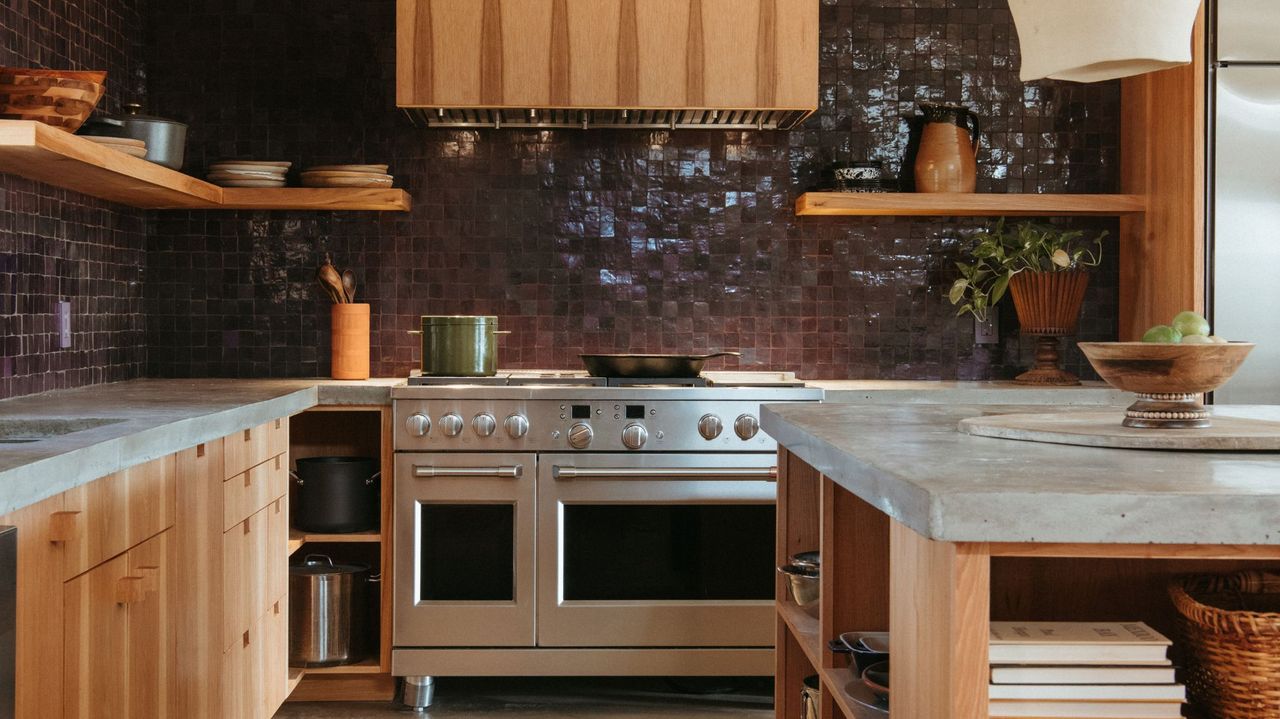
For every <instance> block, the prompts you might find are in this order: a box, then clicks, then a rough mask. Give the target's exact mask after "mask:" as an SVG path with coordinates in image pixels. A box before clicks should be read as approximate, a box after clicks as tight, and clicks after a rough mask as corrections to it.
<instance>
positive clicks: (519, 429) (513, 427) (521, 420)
mask: <svg viewBox="0 0 1280 719" xmlns="http://www.w3.org/2000/svg"><path fill="white" fill-rule="evenodd" d="M502 424H503V425H504V426H505V427H506V428H507V436H508V437H510V438H511V439H520V438H521V437H523V436H525V435H526V434H529V420H528V419H526V418H525V416H524V415H522V414H513V415H511V416H509V417H507V419H506V420H505V421H504V422H503V423H502Z"/></svg>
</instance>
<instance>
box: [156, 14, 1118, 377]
mask: <svg viewBox="0 0 1280 719" xmlns="http://www.w3.org/2000/svg"><path fill="white" fill-rule="evenodd" d="M393 9H394V8H393V4H392V3H389V2H385V1H384V0H359V1H356V2H350V1H348V0H318V1H312V2H306V3H303V2H301V1H300V0H294V1H292V2H245V1H244V0H204V1H203V2H198V3H188V2H184V3H176V4H165V5H163V6H159V7H157V8H156V9H155V11H153V13H152V15H151V17H152V21H153V23H155V24H156V27H163V28H164V32H156V33H153V35H154V36H155V37H156V40H157V45H156V46H155V47H153V48H152V54H151V63H150V65H149V79H150V87H149V90H150V93H151V99H152V104H153V107H154V109H155V110H156V111H157V112H162V113H167V114H173V115H177V116H179V117H180V118H181V119H185V120H188V121H190V122H191V123H192V130H191V141H192V146H191V149H190V152H189V157H190V164H191V166H192V168H193V169H195V170H199V169H201V168H203V167H204V166H205V164H206V163H207V162H209V161H211V160H214V159H218V158H222V157H230V156H235V157H242V158H257V159H287V160H292V161H294V162H295V163H296V165H299V166H305V165H310V164H320V163H326V164H327V163H334V162H361V161H364V162H389V163H390V164H391V167H392V172H393V173H394V174H395V175H396V177H397V183H398V185H400V186H403V187H407V188H408V189H409V190H410V191H411V193H412V194H413V198H414V209H413V211H412V212H411V213H408V214H404V213H386V214H376V213H284V212H277V213H249V212H224V213H185V214H172V213H167V214H160V215H159V216H158V217H157V219H156V221H155V231H154V232H153V233H152V234H151V235H150V237H149V243H150V244H149V252H148V284H147V309H148V325H147V330H148V339H149V349H150V352H149V356H148V364H149V369H150V371H151V372H152V373H154V374H157V375H162V376H204V375H216V376H240V377H249V376H262V375H277V376H317V375H321V376H322V375H325V374H327V372H328V348H329V345H328V332H327V324H328V308H327V306H326V304H325V301H324V300H322V299H321V294H320V292H319V290H318V288H317V287H316V286H315V284H314V282H313V281H312V279H311V278H312V273H313V270H314V267H315V266H316V264H317V263H318V262H319V260H320V258H321V257H322V256H323V253H324V252H331V253H332V254H333V256H334V258H335V261H336V262H337V263H338V264H339V265H340V266H347V267H350V268H352V269H353V270H355V272H356V274H357V276H358V277H359V279H360V282H361V287H360V298H361V299H363V300H367V301H369V302H370V303H371V304H372V305H373V338H372V342H373V347H372V354H373V372H374V374H375V375H404V374H406V373H408V372H409V370H410V369H412V368H413V367H415V366H416V363H417V361H418V357H417V355H418V345H417V340H416V338H414V337H413V336H411V335H409V334H407V332H408V330H411V329H414V328H416V327H417V323H418V320H417V318H418V315H421V314H496V315H498V316H499V317H500V324H501V326H502V328H504V329H509V330H511V331H512V334H511V335H507V336H505V337H504V338H503V339H502V340H501V341H500V349H501V354H500V364H502V365H504V366H507V367H576V366H578V359H577V355H578V353H580V352H583V351H649V352H703V351H708V350H718V349H733V350H740V351H741V352H742V353H743V357H742V360H741V361H740V362H728V363H725V365H721V366H741V367H744V368H751V369H764V368H768V369H793V370H796V371H798V372H799V373H800V374H801V375H802V376H805V377H810V378H832V377H884V378H893V377H899V378H960V379H978V378H1000V377H1009V376H1012V375H1013V374H1014V373H1015V372H1016V370H1017V368H1018V367H1020V366H1021V365H1022V364H1024V363H1027V362H1029V361H1030V340H1024V341H1022V342H1019V340H1018V339H1017V337H1016V335H1014V334H1013V332H1014V327H1015V323H1014V321H1013V317H1012V310H1011V308H1010V309H1008V310H1007V316H1005V317H1004V320H1005V322H1004V332H1005V334H1006V339H1005V341H1004V342H1003V344H1002V345H1000V346H997V347H994V348H980V347H975V346H974V345H973V329H972V322H971V321H970V320H968V319H967V318H966V319H955V318H954V316H953V315H954V313H953V311H952V309H951V307H950V305H949V304H948V303H947V302H946V299H945V294H946V293H945V291H946V288H947V286H948V285H949V284H950V281H951V280H952V279H953V274H952V270H951V267H952V264H951V263H952V258H951V257H950V256H949V254H948V252H949V250H950V249H951V248H952V247H953V246H954V244H955V242H956V238H957V237H958V236H959V235H961V234H963V233H965V232H968V231H971V230H972V229H974V228H976V227H980V226H982V225H983V224H984V221H982V220H973V219H965V220H954V219H943V218H938V219H929V218H923V219H910V220H909V219H905V218H903V219H894V218H866V219H851V218H805V219H800V218H797V217H795V216H794V214H793V211H792V207H793V203H794V200H795V198H796V196H797V194H798V193H799V192H801V191H803V190H804V189H806V188H809V187H812V186H815V185H818V184H820V183H821V182H822V175H823V169H824V168H825V167H826V166H828V165H829V164H830V163H831V162H832V161H836V160H850V159H863V158H868V157H869V158H873V159H880V160H884V161H885V162H886V163H887V164H888V165H889V166H890V167H891V168H892V169H893V171H894V172H895V173H896V172H897V171H898V169H899V167H898V165H899V158H900V157H901V155H902V153H903V151H904V150H905V147H906V144H907V139H908V128H907V125H906V123H905V122H904V120H903V118H904V117H908V116H912V115H914V114H915V105H916V103H917V102H918V101H921V100H935V101H939V100H941V101H949V102H961V103H964V104H966V105H968V106H970V107H972V108H974V109H976V110H977V111H978V112H979V114H980V115H981V116H982V117H983V120H984V132H985V136H984V140H983V149H982V152H981V155H980V157H979V160H980V174H981V179H980V181H979V189H980V190H982V191H988V192H1008V191H1014V192H1036V191H1050V192H1052V191H1071V192H1107V191H1114V190H1115V187H1116V184H1117V164H1116V160H1117V143H1118V127H1119V105H1118V101H1119V90H1118V86H1117V85H1116V84H1115V83H1107V84H1102V85H1096V86H1093V85H1091V86H1080V85H1068V84H1061V83H1036V84H1033V85H1023V84H1022V83H1021V82H1019V81H1018V79H1017V66H1018V61H1017V41H1016V37H1015V33H1014V31H1013V26H1012V24H1011V21H1010V18H1009V12H1008V8H1007V6H1006V5H1005V3H1004V2H1003V1H1002V0H911V1H906V0H896V1H894V0H879V1H875V0H839V1H838V2H831V1H827V2H824V3H823V5H822V10H821V13H822V14H821V33H822V42H821V84H822V86H821V95H820V97H821V111H820V112H819V113H818V114H817V115H816V116H814V117H813V118H811V119H810V120H809V121H808V122H807V123H806V124H805V126H804V127H803V128H802V129H799V130H796V131H792V132H725V131H679V132H653V131H641V130H632V131H621V130H591V131H585V132H584V131H571V130H558V131H544V132H539V131H530V130H422V129H416V128H414V127H413V126H411V125H410V124H409V123H408V121H407V120H406V119H405V118H404V117H403V116H402V115H401V113H399V112H398V111H397V110H396V108H395V101H394V61H395V53H394V45H393V36H394V13H393ZM295 169H296V167H295ZM1085 225H1086V226H1089V227H1093V228H1109V229H1111V230H1112V234H1113V235H1114V234H1115V227H1114V225H1115V223H1114V222H1113V221H1107V220H1102V221H1097V220H1093V221H1087V222H1086V223H1085ZM1115 288H1116V274H1115V264H1114V252H1113V253H1112V262H1110V263H1109V264H1108V265H1107V267H1106V268H1104V270H1103V271H1102V272H1101V273H1099V275H1098V276H1097V277H1096V278H1095V280H1094V282H1093V286H1092V288H1091V289H1090V294H1089V298H1088V305H1087V307H1086V316H1085V319H1084V322H1083V323H1082V336H1084V337H1089V338H1109V337H1112V336H1114V333H1115V325H1116V289H1115ZM1070 360H1071V361H1070V364H1071V365H1072V366H1073V367H1074V368H1076V369H1077V370H1079V369H1080V366H1081V361H1080V358H1079V356H1078V355H1077V354H1075V351H1074V350H1072V353H1071V356H1070Z"/></svg>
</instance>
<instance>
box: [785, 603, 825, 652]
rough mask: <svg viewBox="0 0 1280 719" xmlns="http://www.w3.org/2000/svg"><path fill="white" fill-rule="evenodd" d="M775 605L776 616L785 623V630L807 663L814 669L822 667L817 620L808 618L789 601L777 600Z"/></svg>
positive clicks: (803, 611)
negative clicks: (793, 638) (776, 609)
mask: <svg viewBox="0 0 1280 719" xmlns="http://www.w3.org/2000/svg"><path fill="white" fill-rule="evenodd" d="M777 603H778V616H780V617H782V621H784V622H786V625H787V629H788V630H789V631H790V632H791V636H793V637H795V640H796V643H797V644H799V645H800V648H801V649H802V650H804V655H805V656H806V657H807V658H808V659H809V663H810V664H812V665H813V666H815V667H820V666H822V638H821V637H819V636H818V620H817V618H815V617H812V616H810V615H809V614H808V613H807V612H805V610H803V609H801V608H800V605H798V604H796V603H795V602H793V601H791V600H790V599H779V600H778V602H777Z"/></svg>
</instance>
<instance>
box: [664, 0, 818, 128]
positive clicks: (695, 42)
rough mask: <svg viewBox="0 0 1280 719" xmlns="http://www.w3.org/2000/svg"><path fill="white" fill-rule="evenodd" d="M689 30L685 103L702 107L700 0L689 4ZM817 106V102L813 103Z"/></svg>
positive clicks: (703, 62)
mask: <svg viewBox="0 0 1280 719" xmlns="http://www.w3.org/2000/svg"><path fill="white" fill-rule="evenodd" d="M688 16H689V31H688V37H687V39H686V40H685V48H686V50H685V61H684V64H685V104H687V105H688V106H690V107H704V106H705V105H706V103H707V82H706V79H707V49H706V38H705V36H704V35H705V33H704V31H703V29H702V24H703V22H704V18H705V17H706V16H705V11H704V9H703V7H702V0H692V2H690V4H689V13H688ZM814 107H817V104H816V103H815V104H814Z"/></svg>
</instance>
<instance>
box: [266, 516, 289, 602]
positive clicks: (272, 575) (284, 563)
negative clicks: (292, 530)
mask: <svg viewBox="0 0 1280 719" xmlns="http://www.w3.org/2000/svg"><path fill="white" fill-rule="evenodd" d="M262 511H264V512H266V513H267V553H266V573H267V576H266V595H267V596H268V597H281V596H283V597H286V598H287V597H288V596H289V496H288V495H285V496H282V497H280V498H279V499H276V500H275V501H274V502H272V503H271V504H269V505H267V508H266V509H264V510H262Z"/></svg>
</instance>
